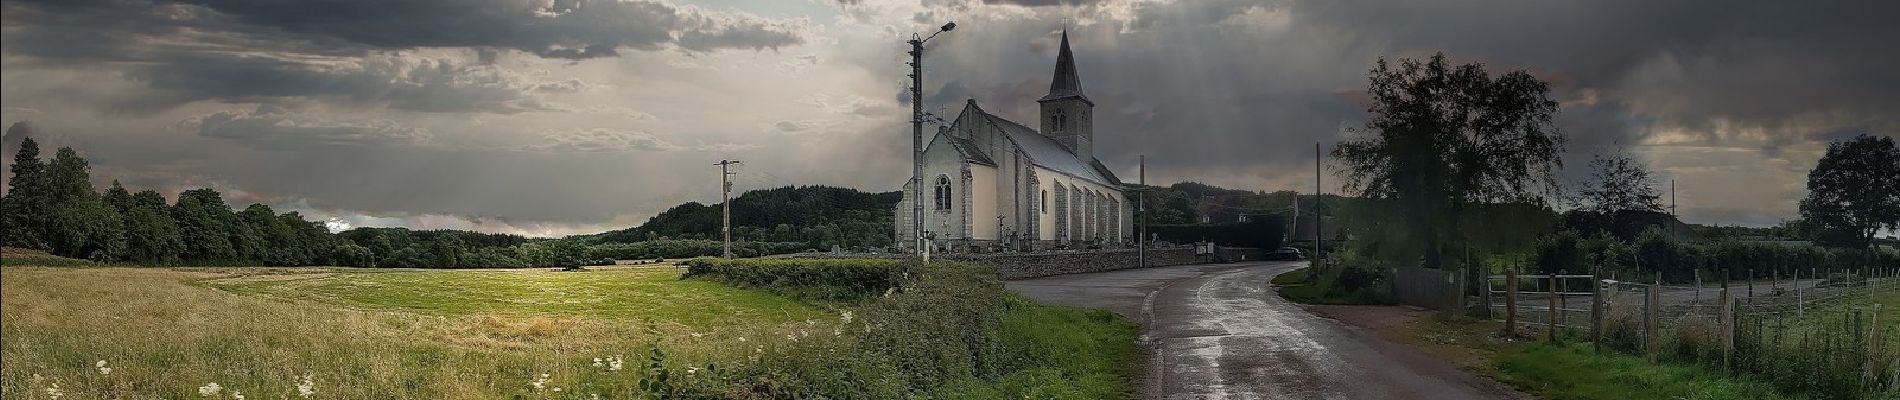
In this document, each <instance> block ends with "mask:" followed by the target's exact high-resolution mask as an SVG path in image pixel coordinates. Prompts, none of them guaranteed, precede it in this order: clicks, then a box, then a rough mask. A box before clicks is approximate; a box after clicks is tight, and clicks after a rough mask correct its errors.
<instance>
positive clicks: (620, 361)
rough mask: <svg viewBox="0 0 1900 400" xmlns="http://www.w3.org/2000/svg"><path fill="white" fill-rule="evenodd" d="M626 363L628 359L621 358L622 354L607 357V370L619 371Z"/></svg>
mask: <svg viewBox="0 0 1900 400" xmlns="http://www.w3.org/2000/svg"><path fill="white" fill-rule="evenodd" d="M626 363H627V360H626V359H624V358H621V357H620V356H617V355H616V356H613V357H607V370H608V371H619V370H620V367H622V366H624V365H625V364H626Z"/></svg>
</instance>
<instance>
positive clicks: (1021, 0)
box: [983, 0, 1105, 7]
mask: <svg viewBox="0 0 1900 400" xmlns="http://www.w3.org/2000/svg"><path fill="white" fill-rule="evenodd" d="M1104 2H1105V1H1104V0H983V4H1008V5H1018V6H1024V7H1047V6H1073V5H1085V4H1096V3H1104Z"/></svg>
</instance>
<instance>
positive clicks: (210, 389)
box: [198, 382, 224, 396]
mask: <svg viewBox="0 0 1900 400" xmlns="http://www.w3.org/2000/svg"><path fill="white" fill-rule="evenodd" d="M219 390H224V387H223V386H218V383H217V382H211V383H207V384H205V385H204V386H199V387H198V394H200V395H204V396H210V395H214V394H218V391H219Z"/></svg>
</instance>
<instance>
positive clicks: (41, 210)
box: [0, 138, 51, 249]
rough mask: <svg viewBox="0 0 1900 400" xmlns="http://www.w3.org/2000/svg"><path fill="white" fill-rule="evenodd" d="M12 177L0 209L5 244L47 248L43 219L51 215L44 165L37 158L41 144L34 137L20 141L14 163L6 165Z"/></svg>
mask: <svg viewBox="0 0 1900 400" xmlns="http://www.w3.org/2000/svg"><path fill="white" fill-rule="evenodd" d="M9 169H10V170H11V172H12V173H13V176H12V177H10V178H7V195H6V201H5V202H4V204H5V208H4V210H3V211H0V219H3V220H4V221H0V222H4V223H5V225H6V229H5V231H6V233H5V238H4V239H3V241H4V242H5V244H6V245H7V246H13V247H25V248H31V249H45V248H46V219H47V215H49V214H51V212H49V211H50V210H49V209H48V208H47V204H48V203H47V202H46V185H45V181H44V179H45V176H44V172H45V170H46V164H45V163H44V162H42V161H40V145H39V143H38V142H35V141H33V138H25V140H21V141H20V151H19V152H16V153H13V165H12V166H11V167H9Z"/></svg>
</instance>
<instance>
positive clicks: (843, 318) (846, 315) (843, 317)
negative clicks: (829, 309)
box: [838, 310, 852, 324]
mask: <svg viewBox="0 0 1900 400" xmlns="http://www.w3.org/2000/svg"><path fill="white" fill-rule="evenodd" d="M851 318H852V316H851V310H844V312H840V313H838V322H839V323H845V324H849V323H851Z"/></svg>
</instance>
